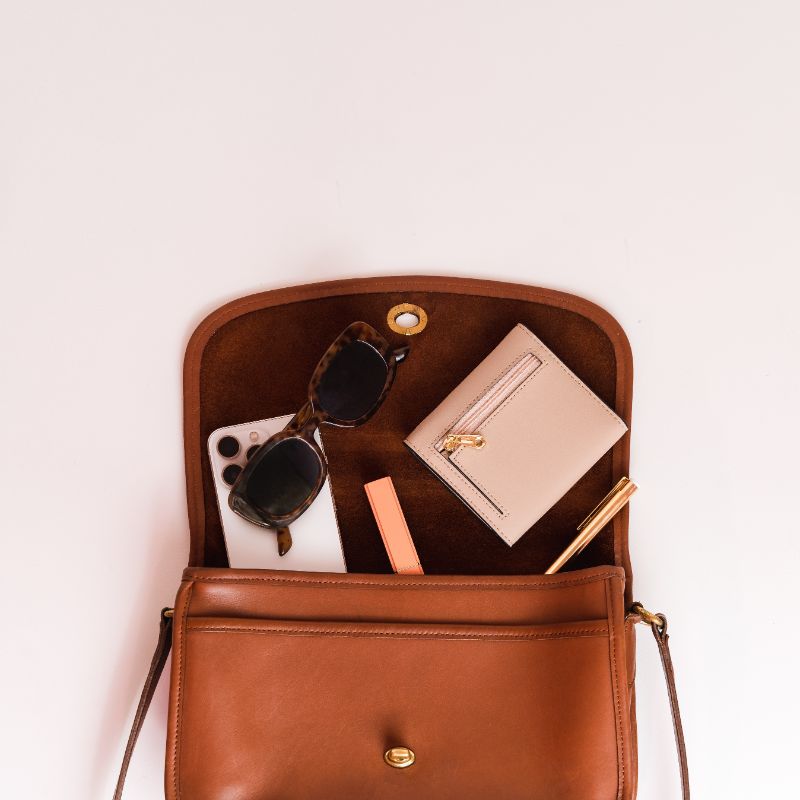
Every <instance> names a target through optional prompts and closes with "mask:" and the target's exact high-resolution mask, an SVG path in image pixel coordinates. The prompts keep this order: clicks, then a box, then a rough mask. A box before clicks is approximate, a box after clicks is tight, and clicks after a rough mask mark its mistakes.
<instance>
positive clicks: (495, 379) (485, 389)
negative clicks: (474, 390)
mask: <svg viewBox="0 0 800 800" xmlns="http://www.w3.org/2000/svg"><path fill="white" fill-rule="evenodd" d="M514 327H515V328H517V327H520V326H519V324H517V325H515V326H514ZM512 330H513V329H512ZM527 353H528V348H527V347H526V348H525V349H523V350H521V351H519V352H518V353H516V355H514V356H513V357H512V358H511V361H510V362H509V363H507V364H506V366H505V367H504V368H503V369H502V370H501V371H500V372H499V373H498V374H496V375H495V376H494V377H493V378H492V380H491V381H489V383H487V384H486V386H484V387H483V389H481V390H480V391H479V392H478V394H477V395H476V396H475V397H474V398H473V399H472V400H471V401H470V402H469V403H468V404H467V405H466V406H464V407H462V410H461V411H460V412H459V413H458V414H457V415H456V416H455V417H453V418H452V419H451V420H450V422H448V424H447V425H446V426H445V427H444V428H443V429H442V430H441V432H440V433H439V434H438V435H437V436H435V437H434V439H433V441H431V442H430V444H429V447H430V449H431V450H432V451H433V452H434V453H436V454H437V455H440V457H441V459H442V460H441V461H440V462H439V463H438V464H434V462H433V461H432V460H430V459H429V458H427V457H426V456H425V455H424V454H423V453H422V452H420V451H419V450H418V449H417V448H416V447H415V446H414V444H413V443H411V442H409V441H407V442H406V443H407V444H408V445H409V446H410V447H411V448H412V449H413V450H414V451H415V452H416V453H417V454H418V455H419V456H420V457H421V458H422V459H423V460H424V461H425V462H426V463H427V464H428V466H429V467H430V468H431V469H432V470H433V473H434V475H436V476H438V477H440V478H442V479H444V475H442V474H441V473H440V469H447V467H446V465H447V464H448V462H449V459H448V458H446V457H445V456H441V454H440V453H439V452H438V450H436V443H437V442H438V441H439V440H440V439H441V438H442V437H443V436H444V435H445V434H446V433H447V432H448V431H449V430H450V429H451V428H452V427H453V425H455V423H456V421H457V420H458V419H459V418H460V417H462V416H464V414H466V413H467V411H468V410H469V409H470V408H472V407H473V406H474V405H475V404H476V403H477V402H478V401H479V400H480V399H481V398H482V397H483V396H484V395H485V394H486V393H487V392H488V391H489V390H490V389H491V388H492V387H493V386H494V385H495V384H496V383H498V382H499V381H500V380H502V379H503V377H504V376H505V375H507V374H508V373H509V372H510V371H511V370H512V369H513V368H514V366H515V365H516V364H517V362H518V361H519V360H520V359H521V358H522V357H523V356H524V355H526V354H527ZM534 355H535V354H534ZM487 357H488V356H487ZM540 360H541V359H540ZM542 366H544V364H541V365H540V366H539V367H537V368H536V370H535V371H534V373H533V374H534V375H535V374H536V373H537V372H539V370H540V369H541V368H542ZM526 382H527V381H526ZM526 382H525V383H526ZM522 385H524V383H523V384H522ZM520 388H521V387H517V389H515V390H514V394H516V392H518V391H519V389H520ZM512 396H513V394H512ZM434 413H435V412H434ZM459 469H460V468H459ZM464 472H466V470H464ZM467 474H468V475H469V473H467ZM451 477H453V478H456V479H457V480H460V481H461V482H462V483H464V485H465V487H466V488H467V489H468V490H469V489H472V492H473V493H476V492H475V487H471V486H470V483H469V481H467V480H465V479H464V477H463V476H460V475H457V474H451ZM469 477H470V479H471V480H472V481H473V483H475V484H476V485H477V486H478V487H479V488H480V489H481V491H482V492H483V493H484V494H485V495H486V496H487V497H488V498H489V499H490V500H491V501H492V502H493V503H494V504H495V505H496V506H497V507H498V508H499V510H500V513H501V514H502V516H503V517H505V518H506V519H507V518H508V517H509V512H508V511H507V510H506V508H505V506H504V504H503V503H502V502H501V501H500V500H498V499H497V498H496V497H495V496H494V494H493V493H492V492H490V491H489V490H488V489H487V488H486V487H485V486H483V484H482V483H480V482H479V481H478V480H476V479H475V478H474V476H472V475H469ZM446 483H448V484H449V485H450V486H451V487H452V488H455V487H454V486H453V485H452V483H451V482H450V481H446ZM456 494H458V492H456ZM459 497H461V495H460V494H459ZM474 499H475V498H473V501H474ZM478 499H480V498H478ZM462 500H464V498H462ZM464 502H466V501H464ZM467 505H469V506H470V508H472V510H473V511H475V512H476V513H477V514H478V515H479V516H480V517H481V519H483V521H484V522H486V523H487V524H488V525H489V526H490V527H491V528H492V529H493V530H494V531H495V532H496V533H497V534H498V535H499V536H500V537H501V538H502V539H503V540H504V541H505V542H506V543H507V544H513V542H511V540H510V539H509V538H508V537H507V536H506V535H505V534H504V533H503V532H502V531H500V530H499V529H498V528H497V526H496V524H495V523H492V522H491V521H489V519H488V518H487V517H486V516H485V515H484V513H482V512H481V510H479V509H477V508H473V507H472V503H467Z"/></svg>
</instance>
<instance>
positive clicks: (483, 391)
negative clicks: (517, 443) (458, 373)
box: [430, 325, 539, 447]
mask: <svg viewBox="0 0 800 800" xmlns="http://www.w3.org/2000/svg"><path fill="white" fill-rule="evenodd" d="M514 327H515V328H516V327H519V326H518V325H515V326H514ZM512 330H513V328H512ZM498 346H499V345H498ZM527 352H528V348H527V347H526V348H524V349H523V350H521V351H520V352H518V353H517V354H516V355H515V356H513V357H512V358H511V361H510V362H509V363H507V364H506V366H505V367H503V369H502V370H501V371H500V372H499V373H498V374H496V375H495V377H494V378H492V380H490V381H489V383H487V384H486V386H484V387H483V389H481V390H480V391H479V392H478V394H477V396H476V397H474V398H473V399H472V400H470V402H469V403H467V405H466V406H464V407H462V410H461V411H459V412H458V414H457V415H456V416H455V417H453V418H452V419H451V420H450V422H449V423H448V424H447V426H446V427H445V428H444V429H443V430H442V432H441V433H440V434H439V435H438V436H437V437H436V438H435V439H434V440H433V441H432V442H431V443H430V446H431V447H435V446H436V442H438V441H439V439H441V438H442V437H443V436H444V435H445V434H446V433H447V432H448V431H449V430H450V429H451V428H452V427H453V425H455V424H456V422H457V420H458V419H459V418H461V417H463V416H464V414H466V413H467V411H469V409H470V408H472V407H473V406H474V405H475V404H476V403H477V402H478V401H479V400H480V399H481V398H482V397H483V396H484V395H485V394H486V392H488V391H489V389H491V388H492V387H493V386H494V385H495V384H496V383H497V382H498V381H500V380H501V379H502V378H503V377H504V376H505V375H507V374H508V373H509V372H510V371H511V370H512V369H513V368H514V367H515V366H516V364H517V362H518V361H519V360H520V359H521V358H522V356H524V355H526V354H527ZM489 355H491V353H490V354H489ZM534 355H535V353H534ZM487 358H489V356H487ZM479 366H480V365H479ZM476 369H477V367H476ZM538 371H539V370H538V368H537V369H536V370H535V372H538ZM534 374H535V373H534ZM467 378H469V376H467ZM467 378H465V380H467ZM515 391H516V390H515ZM434 413H435V411H434Z"/></svg>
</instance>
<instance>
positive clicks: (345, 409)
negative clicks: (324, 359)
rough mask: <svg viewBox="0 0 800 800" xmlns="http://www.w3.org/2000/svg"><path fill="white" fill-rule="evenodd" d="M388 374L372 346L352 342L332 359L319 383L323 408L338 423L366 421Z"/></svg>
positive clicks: (321, 406)
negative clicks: (340, 421)
mask: <svg viewBox="0 0 800 800" xmlns="http://www.w3.org/2000/svg"><path fill="white" fill-rule="evenodd" d="M386 371H387V367H386V362H385V361H384V359H383V356H382V355H381V354H380V353H379V352H378V351H377V350H376V349H375V348H374V347H372V345H369V344H367V343H366V342H361V341H355V342H350V343H349V344H348V345H346V346H345V347H343V348H342V349H341V350H340V351H339V352H338V353H337V354H336V355H335V356H334V357H333V359H332V361H331V362H330V364H329V365H328V368H327V369H326V370H325V372H324V374H323V376H322V379H321V380H320V383H319V387H318V388H317V397H318V401H319V406H320V408H321V409H322V410H323V411H326V412H327V413H328V414H330V415H331V416H332V417H335V418H336V419H341V420H357V419H359V418H360V417H363V416H364V415H365V414H366V413H368V412H369V411H371V410H372V409H373V408H374V407H375V404H376V403H377V402H378V398H379V397H380V395H381V392H382V391H383V387H384V386H385V385H386Z"/></svg>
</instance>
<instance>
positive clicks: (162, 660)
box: [114, 608, 172, 800]
mask: <svg viewBox="0 0 800 800" xmlns="http://www.w3.org/2000/svg"><path fill="white" fill-rule="evenodd" d="M171 647H172V609H171V608H162V609H161V620H160V622H159V626H158V642H157V643H156V651H155V653H153V660H152V661H151V662H150V670H149V671H148V673H147V678H146V679H145V682H144V686H143V687H142V696H141V697H140V698H139V705H138V707H137V708H136V716H134V718H133V724H132V725H131V732H130V734H129V735H128V744H127V746H126V747H125V755H124V756H122V766H121V767H120V770H119V778H117V788H116V789H115V790H114V800H121V798H122V789H123V787H124V786H125V778H126V777H127V775H128V767H129V766H130V763H131V756H132V755H133V748H134V747H136V740H137V739H138V738H139V734H140V733H141V730H142V725H143V724H144V718H145V716H146V715H147V709H148V708H150V703H151V702H152V700H153V694H155V691H156V686H158V679H159V678H160V677H161V673H162V672H163V671H164V664H166V663H167V656H168V655H169V651H170V648H171Z"/></svg>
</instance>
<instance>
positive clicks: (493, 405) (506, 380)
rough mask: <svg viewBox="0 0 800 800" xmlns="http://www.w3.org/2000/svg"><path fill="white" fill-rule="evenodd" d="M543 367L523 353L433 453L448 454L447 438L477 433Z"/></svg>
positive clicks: (438, 444) (460, 418) (532, 357)
mask: <svg viewBox="0 0 800 800" xmlns="http://www.w3.org/2000/svg"><path fill="white" fill-rule="evenodd" d="M542 363H543V362H542V360H541V359H540V358H538V356H536V355H534V354H533V353H525V354H524V355H523V356H522V357H521V358H520V359H518V360H517V361H516V362H514V363H513V364H512V365H511V367H510V368H509V369H508V370H507V371H506V372H504V373H503V374H502V375H501V376H500V377H499V378H498V379H497V380H496V381H495V382H494V383H492V385H491V386H489V388H488V389H487V390H486V391H485V392H484V393H483V394H482V395H481V396H480V397H479V398H478V399H477V400H476V401H475V402H474V403H473V404H472V405H471V406H470V407H469V408H468V409H467V410H466V411H465V412H464V413H463V414H462V415H461V416H460V417H459V418H458V419H457V420H456V421H455V422H454V423H453V424H452V425H451V426H450V428H449V430H448V431H447V434H446V435H445V436H443V437H442V438H441V439H440V440H439V441H438V442H437V443H436V449H437V450H438V451H439V452H440V453H441V452H443V453H447V452H448V451H447V449H446V448H445V439H446V438H447V436H453V435H455V436H459V435H472V434H476V433H480V428H481V426H482V425H483V424H484V423H485V422H486V420H488V419H489V418H490V417H491V416H492V414H493V413H494V412H495V411H496V410H497V409H498V408H500V406H501V405H503V403H505V402H506V400H508V399H509V398H510V397H511V396H512V395H513V394H514V392H516V391H517V389H519V388H520V386H522V384H523V383H525V381H526V380H528V378H530V377H531V375H533V373H534V372H536V371H537V370H538V369H539V368H540V367H541V366H542Z"/></svg>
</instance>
